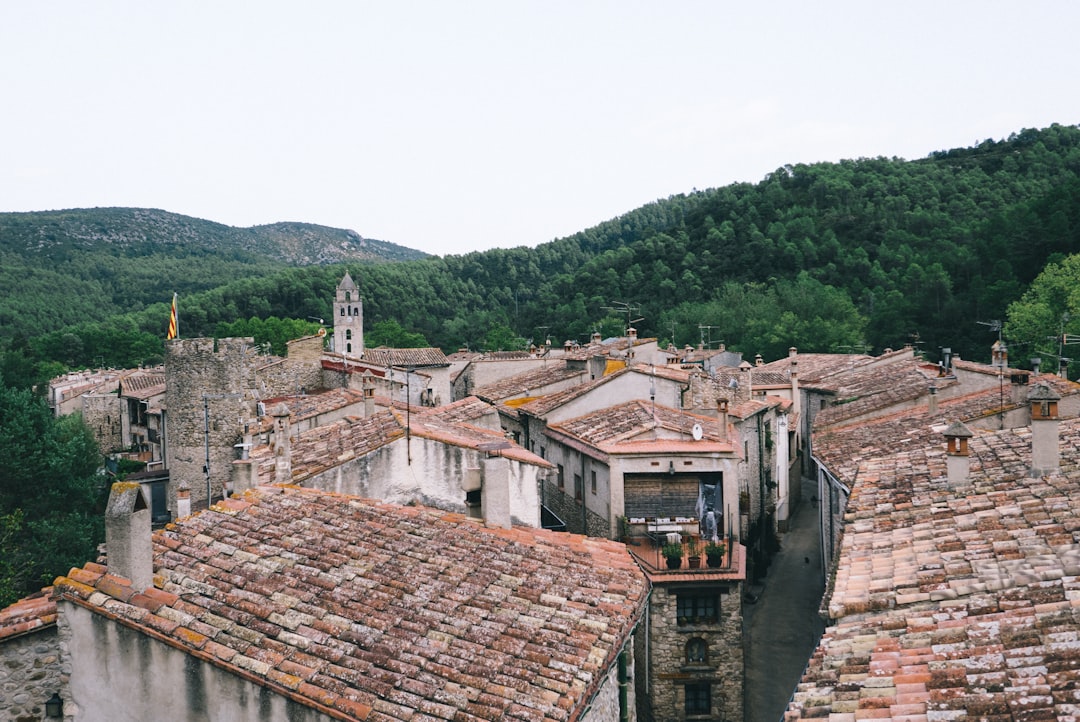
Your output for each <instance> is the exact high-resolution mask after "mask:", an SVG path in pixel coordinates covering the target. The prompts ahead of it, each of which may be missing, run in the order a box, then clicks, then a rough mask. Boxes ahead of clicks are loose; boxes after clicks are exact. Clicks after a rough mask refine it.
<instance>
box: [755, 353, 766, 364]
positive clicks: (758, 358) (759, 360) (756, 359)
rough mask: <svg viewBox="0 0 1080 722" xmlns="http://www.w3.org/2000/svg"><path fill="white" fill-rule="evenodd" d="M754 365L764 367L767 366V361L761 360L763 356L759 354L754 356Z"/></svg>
mask: <svg viewBox="0 0 1080 722" xmlns="http://www.w3.org/2000/svg"><path fill="white" fill-rule="evenodd" d="M754 365H755V366H764V365H765V359H763V358H761V354H757V355H756V356H754Z"/></svg>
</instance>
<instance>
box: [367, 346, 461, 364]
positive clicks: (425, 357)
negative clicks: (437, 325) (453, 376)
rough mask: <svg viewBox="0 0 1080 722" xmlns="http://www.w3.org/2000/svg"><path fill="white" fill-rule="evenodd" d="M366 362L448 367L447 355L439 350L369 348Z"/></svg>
mask: <svg viewBox="0 0 1080 722" xmlns="http://www.w3.org/2000/svg"><path fill="white" fill-rule="evenodd" d="M364 361H366V362H367V363H371V364H376V365H378V366H447V365H449V363H450V362H449V361H447V360H446V354H444V353H443V352H442V349H438V348H367V349H364Z"/></svg>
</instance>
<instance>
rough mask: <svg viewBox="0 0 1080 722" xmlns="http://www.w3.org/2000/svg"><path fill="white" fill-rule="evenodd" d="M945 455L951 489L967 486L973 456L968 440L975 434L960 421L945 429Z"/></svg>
mask: <svg viewBox="0 0 1080 722" xmlns="http://www.w3.org/2000/svg"><path fill="white" fill-rule="evenodd" d="M944 433H945V454H946V457H945V459H946V464H947V465H948V470H947V473H948V482H949V487H950V488H955V487H957V486H960V485H961V484H966V483H967V480H968V475H969V473H970V471H971V456H970V455H969V452H968V439H970V438H971V437H972V436H974V434H972V433H971V429H969V428H968V427H967V426H965V425H964V424H963V423H962V422H960V421H954V422H952V423H951V424H949V428H947V429H945V432H944Z"/></svg>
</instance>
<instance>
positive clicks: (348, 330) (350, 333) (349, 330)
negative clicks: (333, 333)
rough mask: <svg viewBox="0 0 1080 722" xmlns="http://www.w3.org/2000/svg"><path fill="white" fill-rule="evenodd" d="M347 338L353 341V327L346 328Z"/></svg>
mask: <svg viewBox="0 0 1080 722" xmlns="http://www.w3.org/2000/svg"><path fill="white" fill-rule="evenodd" d="M345 338H346V339H347V340H349V341H352V329H351V328H347V329H345Z"/></svg>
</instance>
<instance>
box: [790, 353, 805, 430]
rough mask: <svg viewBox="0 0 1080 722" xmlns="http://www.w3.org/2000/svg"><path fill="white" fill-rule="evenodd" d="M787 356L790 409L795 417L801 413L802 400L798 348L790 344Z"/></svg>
mask: <svg viewBox="0 0 1080 722" xmlns="http://www.w3.org/2000/svg"><path fill="white" fill-rule="evenodd" d="M788 358H789V359H791V410H792V411H793V412H794V413H795V418H799V417H800V415H801V414H802V401H801V399H800V398H799V349H797V348H795V347H794V346H792V347H791V348H789V349H788Z"/></svg>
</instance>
